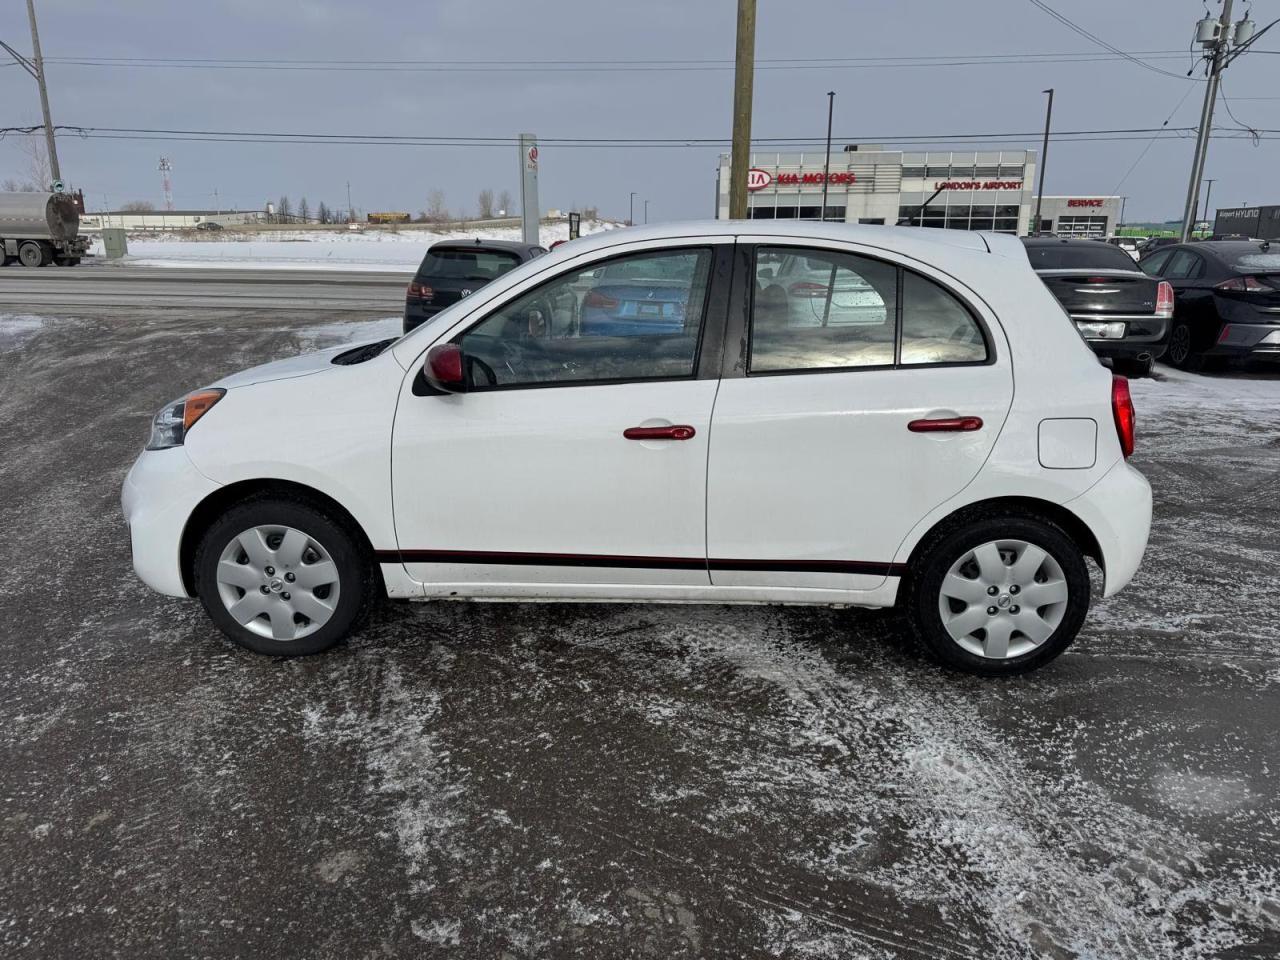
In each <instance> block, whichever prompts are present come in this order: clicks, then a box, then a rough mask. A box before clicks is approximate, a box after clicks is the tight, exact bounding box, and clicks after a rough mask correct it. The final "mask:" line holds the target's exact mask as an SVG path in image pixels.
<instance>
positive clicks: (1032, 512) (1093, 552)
mask: <svg viewBox="0 0 1280 960" xmlns="http://www.w3.org/2000/svg"><path fill="white" fill-rule="evenodd" d="M1010 514H1013V515H1016V516H1023V517H1028V516H1029V517H1035V518H1038V519H1042V520H1047V521H1049V522H1050V523H1052V524H1054V525H1055V526H1058V527H1060V528H1062V530H1063V532H1064V533H1066V535H1067V536H1068V537H1070V538H1071V541H1072V543H1074V544H1075V545H1076V546H1078V547H1079V548H1080V552H1081V553H1083V554H1084V555H1085V556H1086V557H1089V558H1090V559H1091V560H1093V561H1094V562H1095V563H1096V564H1097V565H1098V566H1099V567H1100V568H1102V570H1103V572H1104V573H1105V571H1106V562H1105V560H1104V557H1103V552H1102V546H1101V544H1100V543H1099V542H1098V538H1097V537H1096V536H1095V535H1094V533H1093V531H1092V530H1090V529H1089V525H1088V524H1086V523H1085V522H1084V521H1083V520H1081V519H1080V518H1079V517H1078V516H1076V515H1075V514H1074V513H1072V512H1071V511H1070V510H1068V509H1067V508H1066V507H1064V506H1062V505H1061V504H1057V503H1052V502H1050V501H1048V500H1039V499H1037V498H1035V497H993V498H991V499H989V500H978V501H976V502H974V503H969V504H966V505H965V506H963V507H960V508H959V509H958V510H955V511H954V512H952V513H949V514H947V515H946V516H945V517H943V518H942V519H941V520H939V521H938V522H937V523H935V524H934V525H933V526H932V527H930V528H929V529H928V530H927V531H925V533H924V535H923V536H921V537H920V538H919V539H918V540H917V541H916V543H915V546H913V547H912V548H911V553H910V555H909V556H908V557H907V563H906V566H907V574H906V575H907V576H908V577H910V576H913V575H914V574H915V571H916V570H918V569H919V565H920V560H921V557H922V556H923V554H924V552H925V551H926V550H928V549H929V546H930V544H932V543H933V542H934V541H935V540H937V539H938V538H939V537H940V536H943V535H944V534H946V533H948V532H949V531H951V530H953V529H955V528H956V527H959V526H963V525H964V524H966V523H972V522H973V521H975V520H984V519H988V518H990V517H1005V516H1009V515H1010Z"/></svg>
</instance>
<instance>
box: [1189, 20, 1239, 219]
mask: <svg viewBox="0 0 1280 960" xmlns="http://www.w3.org/2000/svg"><path fill="white" fill-rule="evenodd" d="M1206 19H1208V18H1206ZM1203 23H1204V21H1201V24H1202V25H1203ZM1206 29H1211V27H1210V28H1204V27H1203V26H1202V28H1201V31H1200V32H1205V31H1206ZM1230 32H1231V0H1222V16H1221V17H1219V18H1218V29H1217V31H1216V34H1215V35H1213V36H1212V37H1211V38H1208V39H1204V40H1201V43H1202V44H1203V46H1204V47H1205V48H1206V49H1212V50H1213V53H1212V56H1211V59H1210V60H1209V82H1208V83H1206V84H1205V85H1204V106H1203V107H1201V108H1200V129H1199V130H1198V131H1197V133H1196V152H1195V158H1194V159H1193V160H1192V161H1191V182H1190V183H1189V184H1188V185H1187V205H1186V207H1185V209H1184V210H1183V211H1182V236H1181V240H1182V242H1183V243H1186V242H1187V241H1188V240H1189V239H1191V228H1192V227H1193V226H1195V222H1196V209H1197V208H1198V207H1199V205H1200V179H1201V178H1202V177H1203V176H1204V160H1205V154H1206V153H1208V151H1209V133H1210V131H1211V129H1212V128H1213V108H1214V104H1215V103H1216V101H1217V99H1218V82H1219V79H1220V78H1221V76H1222V68H1223V67H1224V66H1226V64H1225V63H1224V60H1225V58H1226V55H1227V43H1228V40H1227V35H1228V34H1229V33H1230ZM1197 39H1199V33H1198V34H1197Z"/></svg>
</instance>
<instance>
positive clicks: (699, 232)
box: [554, 220, 1021, 256]
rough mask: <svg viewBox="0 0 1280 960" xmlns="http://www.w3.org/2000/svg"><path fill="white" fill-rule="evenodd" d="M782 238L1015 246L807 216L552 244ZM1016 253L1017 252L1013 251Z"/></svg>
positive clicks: (1012, 240) (678, 226) (966, 233)
mask: <svg viewBox="0 0 1280 960" xmlns="http://www.w3.org/2000/svg"><path fill="white" fill-rule="evenodd" d="M717 236H749V237H762V238H766V239H767V238H768V237H786V238H788V239H793V240H794V239H796V238H800V239H806V238H812V239H814V240H832V241H836V242H846V243H864V244H866V245H868V246H875V247H885V248H887V249H895V248H901V247H904V246H914V245H916V244H920V243H924V244H929V245H936V246H938V247H952V248H957V247H958V248H961V249H966V250H976V251H980V252H983V253H986V252H992V253H999V254H1003V255H1005V256H1009V255H1011V251H1016V250H1018V249H1019V248H1018V240H1017V238H1016V237H1014V236H1011V235H1009V234H1002V233H986V232H980V231H975V230H945V229H941V228H934V227H891V226H885V225H882V224H866V223H820V222H818V221H810V220H675V221H668V222H665V223H661V224H650V225H648V226H638V227H618V228H614V229H610V230H600V231H598V232H596V233H592V234H588V235H587V236H584V237H579V238H578V239H576V240H572V241H570V242H569V243H566V244H561V245H560V246H558V247H556V249H555V251H554V252H555V253H557V254H559V253H561V252H564V253H565V255H566V256H570V255H572V256H577V255H580V254H583V253H587V252H589V251H591V250H596V249H600V248H603V247H609V246H613V245H614V244H617V243H621V242H631V241H636V240H639V241H643V240H674V239H677V238H681V237H717ZM1016 255H1017V256H1021V253H1017V254H1016Z"/></svg>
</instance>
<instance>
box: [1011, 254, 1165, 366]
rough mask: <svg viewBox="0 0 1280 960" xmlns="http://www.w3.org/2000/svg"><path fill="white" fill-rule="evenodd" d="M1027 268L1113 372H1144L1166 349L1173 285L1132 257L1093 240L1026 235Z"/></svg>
mask: <svg viewBox="0 0 1280 960" xmlns="http://www.w3.org/2000/svg"><path fill="white" fill-rule="evenodd" d="M1022 242H1023V244H1024V245H1025V246H1026V248H1027V259H1029V260H1030V261H1031V268H1032V269H1033V270H1035V272H1036V273H1037V274H1039V276H1040V279H1041V280H1043V281H1044V284H1045V286H1046V287H1048V288H1049V292H1050V293H1052V294H1053V295H1054V296H1055V297H1056V298H1057V299H1058V302H1059V303H1061V304H1062V307H1063V309H1064V310H1066V311H1067V314H1068V315H1069V316H1070V317H1071V319H1072V320H1073V321H1075V325H1076V329H1077V330H1079V331H1080V335H1081V336H1082V337H1084V339H1085V341H1086V342H1087V343H1088V344H1089V346H1090V347H1092V348H1093V352H1094V353H1096V354H1097V355H1098V356H1100V357H1109V358H1111V365H1112V367H1114V368H1115V371H1116V372H1117V373H1122V374H1125V375H1126V376H1146V375H1147V374H1149V373H1150V372H1151V365H1152V363H1153V362H1154V361H1155V360H1156V359H1157V358H1158V357H1160V356H1161V355H1162V354H1163V353H1164V351H1165V345H1166V344H1167V343H1168V340H1169V318H1170V317H1172V316H1173V287H1172V286H1171V285H1170V284H1168V283H1166V282H1164V281H1162V280H1160V279H1159V278H1158V277H1157V278H1152V277H1149V276H1147V274H1145V273H1143V272H1142V270H1140V269H1139V268H1138V265H1137V264H1136V263H1134V262H1133V258H1132V257H1130V256H1129V255H1128V254H1127V253H1125V252H1124V251H1123V250H1121V249H1120V248H1119V247H1113V246H1111V245H1110V244H1107V243H1098V242H1097V241H1096V240H1066V239H1061V238H1057V237H1028V238H1026V239H1024V240H1023V241H1022Z"/></svg>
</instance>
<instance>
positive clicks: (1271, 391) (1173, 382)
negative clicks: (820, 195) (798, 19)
mask: <svg viewBox="0 0 1280 960" xmlns="http://www.w3.org/2000/svg"><path fill="white" fill-rule="evenodd" d="M359 319H361V318H359V317H357V316H354V315H336V314H328V313H320V312H317V313H316V314H315V315H305V314H300V313H298V312H291V313H289V314H287V315H285V316H283V317H282V316H279V315H270V314H266V313H263V312H254V311H241V312H228V311H222V312H211V311H201V310H200V309H199V308H191V309H187V310H185V311H182V310H175V311H148V310H141V311H132V312H125V311H115V312H110V311H100V315H95V316H80V317H78V318H56V317H48V318H43V319H40V318H36V317H24V318H14V317H13V316H12V315H6V316H4V317H0V490H2V491H3V495H2V496H0V530H2V531H3V535H2V536H0V636H2V637H3V640H4V648H5V656H4V658H3V660H2V661H0V955H2V956H6V957H7V956H31V957H42V958H46V957H47V958H53V957H86V956H95V957H98V956H101V957H107V956H119V957H130V958H134V957H175V956H200V957H235V956H245V957H249V956H274V957H307V958H329V957H332V958H344V960H345V958H362V957H433V956H440V957H445V956H447V957H486V958H501V957H512V958H526V957H539V958H543V957H546V958H558V957H592V958H598V957H661V958H678V957H756V956H761V957H783V958H801V957H805V958H809V957H815V958H819V957H820V958H828V957H830V958H836V957H839V958H864V957H865V958H889V957H904V958H961V957H984V958H986V957H1009V958H1013V957H1025V956H1037V957H1054V958H1066V957H1080V958H1095V957H1097V958H1104V957H1105V958H1128V957H1132V958H1198V957H1224V958H1226V957H1230V958H1262V957H1275V956H1277V955H1280V800H1277V786H1278V785H1280V751H1278V749H1277V745H1276V744H1277V733H1278V732H1280V650H1278V649H1277V641H1278V640H1280V623H1277V619H1278V616H1277V614H1278V613H1280V604H1277V600H1276V596H1277V584H1280V516H1278V515H1277V512H1276V510H1275V502H1276V490H1277V489H1280V378H1277V377H1276V376H1275V375H1274V374H1267V373H1264V374H1261V375H1257V376H1252V377H1247V378H1240V377H1236V376H1233V375H1219V376H1214V377H1188V376H1186V375H1169V376H1168V378H1167V379H1165V380H1163V381H1157V382H1144V383H1140V384H1136V385H1135V390H1134V392H1135V399H1136V402H1137V405H1138V410H1139V417H1140V427H1139V429H1140V440H1139V453H1138V455H1137V457H1136V458H1135V462H1136V463H1137V464H1138V466H1139V467H1140V468H1141V469H1143V470H1144V471H1145V472H1146V473H1147V475H1148V477H1149V478H1150V479H1151V481H1152V484H1153V486H1154V488H1155V491H1156V501H1157V505H1156V522H1155V526H1154V529H1153V535H1152V542H1151V547H1150V550H1149V552H1148V557H1147V561H1146V563H1145V565H1144V566H1143V568H1142V570H1141V571H1140V573H1139V575H1138V578H1137V580H1136V581H1135V582H1134V584H1133V585H1132V586H1131V587H1130V588H1129V589H1128V590H1127V591H1125V592H1124V593H1122V594H1121V595H1119V596H1118V597H1116V598H1114V599H1113V600H1111V601H1107V602H1105V603H1103V602H1097V603H1096V604H1095V608H1094V611H1093V613H1092V614H1091V617H1090V620H1089V622H1088V623H1087V625H1086V627H1085V630H1084V632H1083V633H1082V635H1081V637H1080V639H1079V640H1078V641H1077V643H1076V645H1075V646H1074V647H1073V648H1072V649H1071V650H1070V651H1069V652H1068V653H1067V654H1066V655H1065V656H1063V657H1062V658H1061V659H1059V660H1058V661H1056V662H1055V663H1054V664H1052V665H1051V666H1050V667H1048V668H1046V669H1044V670H1042V671H1040V672H1038V673H1036V674H1033V675H1030V676H1026V677H1020V678H1015V679H1010V680H1006V681H998V682H993V681H990V680H978V679H975V678H970V677H965V676H959V675H955V674H949V673H945V672H943V671H941V670H940V669H938V668H937V667H935V666H934V665H933V664H931V663H929V662H928V661H926V660H923V659H922V658H921V657H920V656H919V655H918V654H917V653H916V652H915V651H914V650H913V649H912V647H911V646H910V645H909V644H908V642H907V641H906V639H905V636H904V634H903V631H902V630H901V628H900V627H899V625H898V623H897V620H896V619H895V617H894V616H893V615H892V614H890V613H884V612H868V611H829V610H821V609H816V610H811V609H805V608H795V607H786V608H784V607H725V606H706V607H697V606H680V607H646V606H638V605H607V606H599V605H567V604H564V605H562V604H540V605H539V604H528V605H523V604H522V605H509V604H498V605H483V604H439V605H421V604H419V605H404V604H401V605H396V606H388V607H387V608H386V609H384V610H382V611H380V612H379V613H378V614H377V615H376V616H375V617H374V619H373V621H372V623H371V624H370V625H369V627H368V628H367V629H366V630H365V631H364V632H363V633H362V634H361V635H360V636H359V638H358V639H357V640H355V641H354V642H352V643H351V644H350V645H348V646H345V647H342V648H339V649H338V650H336V651H333V652H332V653H330V654H326V655H322V656H320V657H314V658H310V659H306V660H295V661H278V660H271V659H266V658H261V657H257V656H254V655H252V654H249V653H247V652H244V651H241V650H240V649H238V648H236V647H233V646H232V645H231V644H230V643H228V642H227V641H225V640H224V639H223V638H222V637H221V635H220V634H218V633H217V632H216V631H215V630H214V629H213V627H212V626H211V625H210V624H209V622H208V621H207V620H206V619H205V618H204V616H203V615H202V613H201V611H200V609H199V607H198V606H197V605H196V604H195V603H194V602H185V603H184V602H180V601H174V600H169V599H165V598H161V597H158V596H155V595H153V594H151V593H150V592H149V591H148V590H147V589H146V588H145V587H143V586H142V585H141V584H140V583H139V582H138V581H137V580H136V579H135V578H134V577H133V575H132V572H131V569H130V563H129V552H128V542H127V535H126V531H125V529H124V526H123V523H122V520H121V518H120V513H119V506H118V496H119V485H120V481H121V479H122V478H123V475H124V472H125V471H126V470H127V468H128V466H129V464H130V463H131V462H132V460H133V458H134V456H135V455H136V454H137V451H138V450H139V448H140V446H141V444H142V442H143V439H144V435H145V432H146V428H147V421H148V418H149V417H150V416H151V414H152V413H154V411H155V410H156V409H158V408H159V407H160V406H161V404H163V403H164V402H165V401H168V400H170V399H172V398H173V397H175V396H179V395H181V394H182V393H184V392H185V391H186V390H188V389H190V388H192V387H196V386H199V385H201V384H203V383H206V382H208V381H210V380H213V379H215V378H216V377H218V376H220V375H223V374H225V373H227V372H229V371H232V370H235V369H237V368H240V367H244V366H248V365H251V364H253V363H256V362H260V361H262V360H265V359H271V358H275V357H279V356H284V355H288V354H292V353H296V352H299V351H301V350H304V349H308V348H310V347H313V346H318V345H327V344H328V343H330V342H334V341H335V340H336V339H337V338H349V337H353V336H358V335H359V334H360V332H361V331H362V330H363V329H364V328H363V327H362V326H361V325H359V324H358V323H356V322H354V321H356V320H359ZM385 327H386V324H385V323H384V324H383V325H382V327H380V328H378V329H384V328H385Z"/></svg>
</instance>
